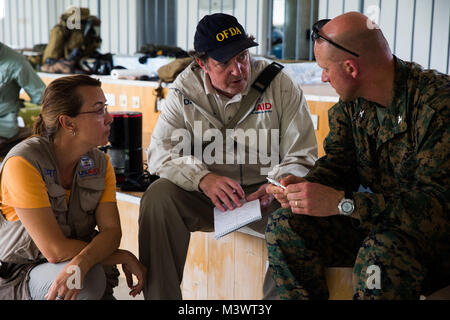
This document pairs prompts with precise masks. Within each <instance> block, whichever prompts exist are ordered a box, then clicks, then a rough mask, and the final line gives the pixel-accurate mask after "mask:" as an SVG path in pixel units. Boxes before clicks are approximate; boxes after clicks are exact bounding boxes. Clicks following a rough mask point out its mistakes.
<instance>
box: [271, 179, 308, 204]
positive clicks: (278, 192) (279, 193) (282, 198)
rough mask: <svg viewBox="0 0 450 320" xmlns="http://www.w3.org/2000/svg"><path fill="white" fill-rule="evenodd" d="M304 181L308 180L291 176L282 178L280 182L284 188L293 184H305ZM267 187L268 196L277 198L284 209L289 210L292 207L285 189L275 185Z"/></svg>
mask: <svg viewBox="0 0 450 320" xmlns="http://www.w3.org/2000/svg"><path fill="white" fill-rule="evenodd" d="M304 181H306V180H305V179H303V178H300V177H296V176H293V175H289V176H287V177H284V178H282V179H281V180H280V183H281V184H282V185H283V186H289V185H291V184H296V183H300V182H304ZM266 186H267V187H266V192H267V193H268V194H272V195H273V196H274V197H275V199H277V201H278V202H279V203H280V204H281V207H282V208H284V209H289V208H290V207H291V206H290V204H289V200H288V199H287V193H285V190H284V189H282V188H280V187H277V186H275V185H273V184H268V185H266Z"/></svg>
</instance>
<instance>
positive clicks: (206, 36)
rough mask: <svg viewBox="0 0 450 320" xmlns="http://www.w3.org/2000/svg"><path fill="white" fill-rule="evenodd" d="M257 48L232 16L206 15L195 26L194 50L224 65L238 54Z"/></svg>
mask: <svg viewBox="0 0 450 320" xmlns="http://www.w3.org/2000/svg"><path fill="white" fill-rule="evenodd" d="M255 46H258V43H256V42H255V41H253V40H252V39H250V38H249V37H247V34H246V33H245V30H244V28H243V27H242V25H241V24H240V23H239V22H238V21H237V19H236V18H235V17H233V16H230V15H228V14H224V13H215V14H211V15H206V16H204V17H203V18H202V20H200V22H199V23H198V25H197V31H196V32H195V37H194V49H195V51H197V52H206V53H207V54H208V55H209V56H210V57H211V58H213V59H214V60H217V61H219V62H222V63H225V62H227V61H228V60H230V59H231V58H233V57H234V56H235V55H237V54H238V53H239V52H241V51H244V50H245V49H248V48H251V47H255Z"/></svg>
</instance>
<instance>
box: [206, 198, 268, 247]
mask: <svg viewBox="0 0 450 320" xmlns="http://www.w3.org/2000/svg"><path fill="white" fill-rule="evenodd" d="M261 219H262V216H261V206H260V203H259V199H257V200H253V201H250V202H244V203H243V205H242V207H240V208H236V209H234V210H233V211H230V210H227V211H225V212H222V211H220V210H219V209H217V208H214V229H215V238H216V239H219V238H220V237H223V236H224V235H227V234H229V233H230V232H233V231H235V230H238V229H240V228H242V227H244V226H246V225H247V224H249V223H252V222H254V221H258V220H261Z"/></svg>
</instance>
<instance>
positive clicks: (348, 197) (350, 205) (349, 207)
mask: <svg viewBox="0 0 450 320" xmlns="http://www.w3.org/2000/svg"><path fill="white" fill-rule="evenodd" d="M338 209H339V214H341V215H344V216H351V215H352V213H353V211H355V203H354V201H353V192H349V191H345V195H344V198H343V199H342V200H341V201H340V202H339V204H338Z"/></svg>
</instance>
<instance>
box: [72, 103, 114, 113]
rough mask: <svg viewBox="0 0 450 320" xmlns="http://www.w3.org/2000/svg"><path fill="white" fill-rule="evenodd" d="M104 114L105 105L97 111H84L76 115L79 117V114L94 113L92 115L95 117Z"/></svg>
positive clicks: (106, 110) (106, 107) (106, 108)
mask: <svg viewBox="0 0 450 320" xmlns="http://www.w3.org/2000/svg"><path fill="white" fill-rule="evenodd" d="M106 112H108V105H107V104H105V105H104V106H103V107H101V108H100V109H98V110H95V111H85V112H80V113H78V115H80V114H89V113H94V114H96V115H99V116H103V115H104V114H105V113H106Z"/></svg>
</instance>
